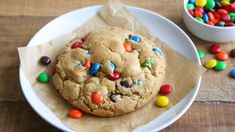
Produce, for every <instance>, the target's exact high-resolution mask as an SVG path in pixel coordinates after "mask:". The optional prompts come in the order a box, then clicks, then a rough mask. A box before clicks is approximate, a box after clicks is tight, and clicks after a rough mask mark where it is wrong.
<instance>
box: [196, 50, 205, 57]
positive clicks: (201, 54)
mask: <svg viewBox="0 0 235 132" xmlns="http://www.w3.org/2000/svg"><path fill="white" fill-rule="evenodd" d="M197 53H198V56H199V58H200V59H202V58H204V56H205V54H204V52H203V51H201V50H197Z"/></svg>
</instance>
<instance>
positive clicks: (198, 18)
mask: <svg viewBox="0 0 235 132" xmlns="http://www.w3.org/2000/svg"><path fill="white" fill-rule="evenodd" d="M195 19H196V20H197V21H198V22H201V23H204V21H203V19H202V18H200V17H196V18H195Z"/></svg>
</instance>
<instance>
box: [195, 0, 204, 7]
mask: <svg viewBox="0 0 235 132" xmlns="http://www.w3.org/2000/svg"><path fill="white" fill-rule="evenodd" d="M205 5H206V0H196V6H198V7H204V6H205Z"/></svg>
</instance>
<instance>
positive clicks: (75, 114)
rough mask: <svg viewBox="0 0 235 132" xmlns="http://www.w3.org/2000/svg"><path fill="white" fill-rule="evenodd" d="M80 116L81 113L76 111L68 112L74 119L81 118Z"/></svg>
mask: <svg viewBox="0 0 235 132" xmlns="http://www.w3.org/2000/svg"><path fill="white" fill-rule="evenodd" d="M82 115H83V114H82V112H81V111H79V110H77V109H71V110H70V111H69V116H70V117H71V118H74V119H79V118H82Z"/></svg>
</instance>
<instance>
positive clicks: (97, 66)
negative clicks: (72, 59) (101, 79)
mask: <svg viewBox="0 0 235 132" xmlns="http://www.w3.org/2000/svg"><path fill="white" fill-rule="evenodd" d="M99 70H100V64H99V63H94V64H93V65H92V66H91V69H90V73H91V75H95V74H96V73H97V72H98V71H99Z"/></svg>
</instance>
